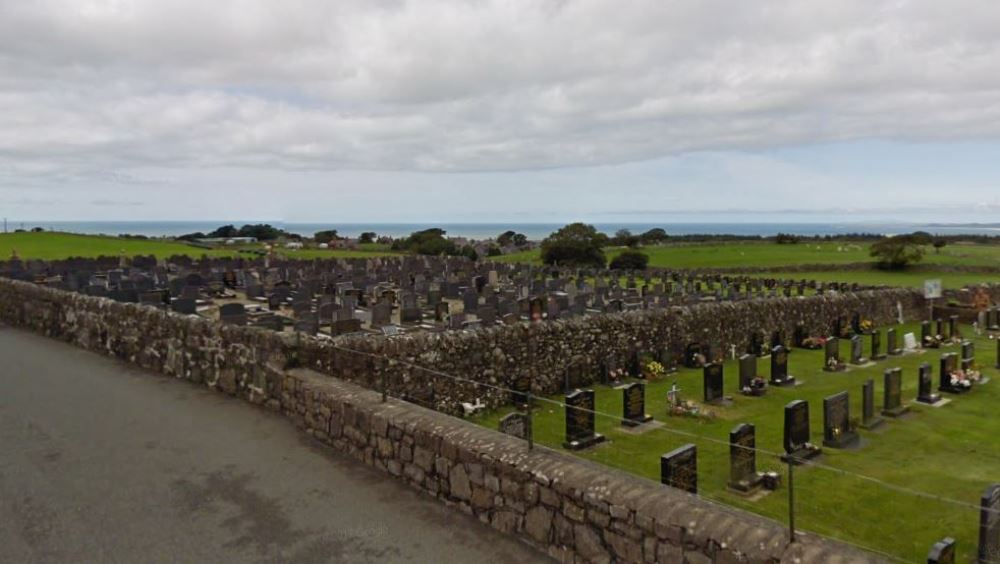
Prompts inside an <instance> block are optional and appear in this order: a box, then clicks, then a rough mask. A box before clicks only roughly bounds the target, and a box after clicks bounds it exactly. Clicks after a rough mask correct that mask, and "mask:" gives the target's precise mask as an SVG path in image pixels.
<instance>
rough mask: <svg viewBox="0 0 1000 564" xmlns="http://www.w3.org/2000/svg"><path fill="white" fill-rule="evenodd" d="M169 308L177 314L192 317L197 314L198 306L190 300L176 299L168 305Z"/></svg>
mask: <svg viewBox="0 0 1000 564" xmlns="http://www.w3.org/2000/svg"><path fill="white" fill-rule="evenodd" d="M170 308H171V309H172V310H174V311H175V312H177V313H183V314H187V315H192V314H195V313H198V306H197V303H196V302H195V300H194V299H192V298H177V299H175V300H174V301H173V302H171V304H170Z"/></svg>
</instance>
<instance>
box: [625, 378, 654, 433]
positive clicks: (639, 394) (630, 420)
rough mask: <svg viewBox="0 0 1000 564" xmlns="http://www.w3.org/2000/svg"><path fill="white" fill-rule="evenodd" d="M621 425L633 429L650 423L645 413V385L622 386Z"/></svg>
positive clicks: (648, 416) (650, 417)
mask: <svg viewBox="0 0 1000 564" xmlns="http://www.w3.org/2000/svg"><path fill="white" fill-rule="evenodd" d="M621 388H622V425H625V426H627V427H635V426H638V425H641V424H643V423H646V422H648V421H652V420H653V417H652V416H650V415H649V414H647V413H646V385H645V384H642V383H640V382H634V383H632V384H628V385H625V386H622V387H621Z"/></svg>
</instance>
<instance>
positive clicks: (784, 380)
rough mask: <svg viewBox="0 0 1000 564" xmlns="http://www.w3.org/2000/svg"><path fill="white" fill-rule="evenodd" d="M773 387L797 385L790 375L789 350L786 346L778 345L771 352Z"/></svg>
mask: <svg viewBox="0 0 1000 564" xmlns="http://www.w3.org/2000/svg"><path fill="white" fill-rule="evenodd" d="M771 385H772V386H794V385H795V378H794V377H792V376H789V375H788V349H786V348H785V347H784V345H778V346H776V347H774V349H772V350H771Z"/></svg>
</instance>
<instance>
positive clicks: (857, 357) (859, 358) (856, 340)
mask: <svg viewBox="0 0 1000 564" xmlns="http://www.w3.org/2000/svg"><path fill="white" fill-rule="evenodd" d="M864 347H865V345H864V343H863V342H862V341H861V335H855V336H853V337H851V364H853V365H855V366H860V365H863V364H868V359H867V358H865V357H864Z"/></svg>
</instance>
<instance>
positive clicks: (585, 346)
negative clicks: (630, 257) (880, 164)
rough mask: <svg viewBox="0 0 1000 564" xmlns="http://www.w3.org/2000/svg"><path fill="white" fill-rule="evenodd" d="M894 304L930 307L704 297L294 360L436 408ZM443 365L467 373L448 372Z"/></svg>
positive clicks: (367, 344)
mask: <svg viewBox="0 0 1000 564" xmlns="http://www.w3.org/2000/svg"><path fill="white" fill-rule="evenodd" d="M897 304H899V305H901V306H902V308H903V313H904V316H905V318H906V319H908V320H911V321H912V320H917V319H922V318H923V317H924V316H925V315H926V313H925V305H924V300H923V298H922V297H921V295H920V294H919V293H918V292H916V291H913V290H903V289H888V290H866V291H863V292H858V293H849V294H837V295H825V296H813V297H807V298H772V299H766V300H748V301H739V302H721V303H707V304H702V305H697V306H691V307H678V308H672V309H670V310H660V311H637V312H627V313H621V314H610V315H598V316H591V317H582V318H575V319H568V320H559V321H554V322H546V323H535V324H520V325H515V326H503V327H496V328H491V329H485V330H481V331H475V332H452V333H445V334H438V335H434V334H427V333H420V334H414V335H411V336H405V337H400V338H393V339H390V340H381V339H371V338H366V337H360V338H342V339H338V340H336V341H335V342H333V343H331V342H323V341H312V340H310V341H309V342H305V343H303V346H302V348H301V349H300V350H299V359H300V360H301V362H302V364H303V365H304V366H308V367H310V368H313V369H315V370H318V371H320V372H324V373H327V374H332V375H335V376H338V377H340V378H343V379H345V380H348V381H352V382H356V383H359V384H361V385H364V386H367V387H372V388H374V387H377V386H378V385H379V384H380V379H381V378H382V373H383V372H384V373H385V378H386V381H387V383H388V386H389V388H390V390H392V393H393V395H400V396H402V395H406V396H407V397H411V398H414V399H416V400H418V401H424V402H427V403H428V404H429V405H433V406H434V407H435V408H436V409H439V410H442V411H447V412H457V411H458V410H459V405H458V404H459V402H463V401H465V402H474V400H475V399H481V400H483V401H484V402H485V403H487V404H488V405H491V406H494V405H499V404H502V403H504V402H506V401H507V400H508V396H509V394H508V393H507V392H505V391H503V389H511V388H515V387H516V386H515V382H518V381H522V380H523V381H530V383H531V388H532V391H533V392H534V393H536V394H554V393H557V392H559V391H560V390H562V388H563V382H564V378H565V375H566V371H567V367H568V366H570V365H573V366H578V367H581V368H580V371H579V372H580V373H581V374H582V379H581V380H579V381H576V382H574V385H582V384H588V383H590V382H592V381H593V379H595V378H596V377H597V375H598V374H599V371H598V367H599V366H600V363H601V362H607V361H609V360H610V361H611V362H614V363H615V365H616V366H620V367H624V366H626V363H627V361H628V359H629V358H630V356H631V355H632V354H633V351H639V352H640V353H649V354H656V355H658V354H659V352H660V351H661V350H663V349H664V348H668V349H670V350H671V351H673V353H674V354H675V356H679V355H680V353H681V351H683V349H684V347H685V346H686V345H687V344H689V343H691V342H701V343H709V342H714V343H717V344H719V345H720V346H721V347H722V348H723V350H725V351H729V350H730V347H731V346H736V347H737V350H738V351H743V350H745V349H746V347H747V345H748V343H749V339H750V335H751V333H753V332H755V331H756V332H759V333H760V334H761V335H763V336H764V339H765V342H766V339H768V338H769V336H770V335H771V333H772V332H773V331H775V330H779V329H780V330H782V331H784V333H785V335H786V338H788V339H790V338H791V336H792V334H793V332H794V329H795V325H796V324H797V323H801V324H803V325H804V326H805V327H806V328H807V330H808V331H809V332H810V334H812V335H817V336H819V335H823V336H825V335H829V334H830V332H831V327H832V326H833V323H834V320H835V319H836V318H837V317H841V318H842V319H843V323H844V326H845V327H846V326H847V324H848V323H849V321H850V319H851V316H852V315H853V314H854V313H856V312H857V313H859V314H860V315H861V317H862V318H865V319H871V320H872V321H874V322H875V323H876V325H882V326H884V325H888V324H892V323H895V321H896V317H897ZM351 351H358V352H351ZM359 353H360V354H359ZM378 356H387V357H390V358H392V359H394V361H386V360H384V359H379V358H377V357H378ZM417 367H420V368H417ZM424 369H430V370H424ZM441 373H443V374H445V375H452V376H457V377H459V378H462V379H464V380H467V381H465V382H463V381H458V380H448V379H447V378H446V377H445V376H443V375H442V374H441ZM469 381H471V382H477V383H482V384H486V385H485V386H484V385H477V384H474V383H471V382H469ZM431 390H433V392H431Z"/></svg>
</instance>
